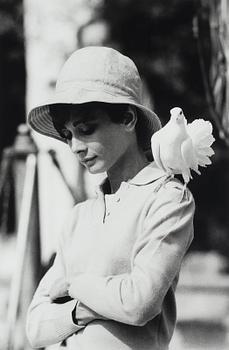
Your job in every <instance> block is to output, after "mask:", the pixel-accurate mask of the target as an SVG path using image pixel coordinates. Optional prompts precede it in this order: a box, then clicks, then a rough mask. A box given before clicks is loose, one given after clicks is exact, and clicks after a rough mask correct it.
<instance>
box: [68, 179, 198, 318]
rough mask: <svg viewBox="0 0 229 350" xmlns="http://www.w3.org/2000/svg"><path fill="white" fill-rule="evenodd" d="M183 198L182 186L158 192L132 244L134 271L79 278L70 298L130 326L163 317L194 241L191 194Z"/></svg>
mask: <svg viewBox="0 0 229 350" xmlns="http://www.w3.org/2000/svg"><path fill="white" fill-rule="evenodd" d="M181 194H182V186H181V185H180V184H174V183H173V182H170V183H168V184H166V185H165V186H164V187H162V188H161V189H160V190H159V191H158V193H157V199H156V200H155V202H154V203H153V204H152V206H151V207H150V209H149V211H148V213H146V217H145V223H144V228H143V232H142V234H141V236H140V237H139V238H138V240H137V242H136V244H135V246H134V257H133V264H132V271H131V273H128V274H122V275H116V276H107V277H100V276H96V275H93V274H81V275H79V276H77V277H75V278H74V280H73V281H72V283H71V284H70V288H69V294H70V295H71V296H72V297H74V298H77V299H78V300H80V301H81V302H82V303H84V304H86V305H87V306H88V307H89V308H91V309H92V310H94V311H95V312H97V313H99V314H101V315H103V316H105V317H107V318H109V319H113V320H116V321H119V322H123V323H127V324H131V325H144V324H145V323H147V322H148V321H149V320H150V319H152V318H154V317H155V316H156V315H157V314H158V313H160V311H161V307H162V303H163V300H164V297H165V295H166V293H167V291H168V289H169V287H170V286H171V285H172V283H173V280H174V278H175V276H176V275H177V273H178V272H179V269H180V265H181V262H182V259H183V256H184V254H185V252H186V251H187V249H188V247H189V245H190V243H191V241H192V238H193V214H194V201H193V197H192V195H191V193H189V192H188V198H183V200H182V201H181ZM70 282H71V281H70Z"/></svg>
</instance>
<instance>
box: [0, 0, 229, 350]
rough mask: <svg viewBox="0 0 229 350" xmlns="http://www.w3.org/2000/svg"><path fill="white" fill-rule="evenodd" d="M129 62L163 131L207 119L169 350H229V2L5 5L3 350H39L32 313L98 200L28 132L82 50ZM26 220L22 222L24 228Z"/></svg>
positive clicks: (1, 82)
mask: <svg viewBox="0 0 229 350" xmlns="http://www.w3.org/2000/svg"><path fill="white" fill-rule="evenodd" d="M88 45H105V46H110V47H114V48H117V49H118V50H120V51H121V52H122V53H124V54H126V55H128V56H130V57H131V58H132V59H133V60H134V62H135V63H136V64H137V66H138V68H139V71H140V74H141V76H142V79H143V82H144V85H143V98H144V102H145V104H146V105H148V106H150V107H151V108H153V109H154V110H155V111H156V113H157V114H158V115H159V117H160V118H161V120H162V123H163V124H165V123H166V122H167V121H168V119H169V110H170V109H171V108H172V107H174V106H179V107H182V108H183V110H184V112H185V115H186V117H187V119H188V121H189V122H191V121H192V120H193V119H195V118H199V117H200V118H204V119H206V120H210V121H211V122H212V124H213V128H214V137H215V139H216V141H215V143H214V146H213V148H214V150H215V155H214V157H213V158H212V163H213V165H212V166H210V167H208V168H206V169H204V170H202V175H201V176H200V177H198V176H195V175H194V179H193V181H191V182H190V185H189V188H190V189H191V191H192V192H193V194H194V197H195V201H196V215H195V223H194V224H195V239H194V241H193V243H192V245H191V247H190V250H189V253H188V255H187V257H186V259H185V261H184V264H183V268H182V272H181V276H180V282H179V285H178V290H177V304H178V323H177V328H176V332H175V335H174V337H173V340H172V343H171V350H180V349H182V350H185V349H187V350H197V349H198V350H200V349H215V350H226V349H228V348H229V276H228V272H229V215H228V208H229V206H228V202H229V185H228V182H229V157H228V154H229V149H228V147H229V115H228V111H229V76H228V65H229V1H228V0H183V1H181V0H180V1H179V0H170V1H169V2H168V1H159V0H141V1H138V0H116V1H110V0H65V1H64V2H63V1H61V0H55V1H53V0H39V1H36V0H24V1H22V0H0V158H1V166H0V259H1V260H0V261H1V263H0V350H6V349H8V350H9V349H17V350H18V349H30V347H29V345H28V343H27V341H26V339H25V336H24V320H25V312H26V309H27V307H28V303H29V302H30V299H31V295H32V293H33V291H34V288H35V287H36V285H37V283H38V281H39V279H40V278H41V276H42V274H43V273H44V272H45V271H46V269H47V268H48V266H49V265H50V263H51V262H52V260H53V256H54V253H55V249H56V242H57V237H58V235H59V233H60V231H61V227H63V223H64V220H65V217H66V214H67V212H68V211H69V209H70V208H71V207H72V206H73V204H74V203H77V202H79V201H82V200H83V199H85V198H88V197H90V196H93V195H94V190H95V187H96V186H97V185H98V183H99V182H100V181H101V178H102V177H103V176H90V175H89V174H87V173H85V171H84V170H83V169H82V168H81V167H80V166H79V165H78V164H76V163H75V160H74V159H73V158H72V155H71V153H70V151H69V150H68V148H67V147H66V146H65V145H62V144H61V143H60V142H58V141H54V140H51V139H50V140H49V139H48V138H46V137H45V136H39V135H37V134H36V133H33V134H32V135H30V132H29V130H28V128H27V127H26V125H25V124H24V123H25V121H26V115H27V113H28V111H29V110H30V109H31V108H32V107H35V106H37V105H39V103H43V102H44V101H45V100H47V99H48V97H49V96H50V94H51V93H52V91H53V89H54V87H55V81H56V78H57V75H58V72H59V70H60V68H61V66H62V65H63V63H64V61H65V60H66V58H67V57H68V56H69V55H70V54H71V53H72V52H73V51H74V50H75V49H77V48H81V47H84V46H88ZM22 217H23V218H24V219H22Z"/></svg>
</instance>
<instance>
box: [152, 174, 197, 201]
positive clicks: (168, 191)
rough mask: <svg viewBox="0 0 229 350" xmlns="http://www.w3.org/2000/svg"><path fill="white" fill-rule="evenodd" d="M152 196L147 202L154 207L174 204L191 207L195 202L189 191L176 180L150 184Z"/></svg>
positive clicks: (161, 180) (171, 179) (164, 180)
mask: <svg viewBox="0 0 229 350" xmlns="http://www.w3.org/2000/svg"><path fill="white" fill-rule="evenodd" d="M152 192H153V194H154V196H149V197H148V198H149V201H151V202H152V204H153V203H154V204H155V205H157V206H158V205H163V204H166V203H174V205H177V206H186V205H190V204H191V205H193V206H195V201H194V198H193V195H192V192H191V191H190V189H189V188H188V187H187V186H185V184H184V183H183V182H181V181H180V180H179V179H178V178H176V177H174V178H170V179H166V178H163V179H160V181H156V182H155V183H154V184H152Z"/></svg>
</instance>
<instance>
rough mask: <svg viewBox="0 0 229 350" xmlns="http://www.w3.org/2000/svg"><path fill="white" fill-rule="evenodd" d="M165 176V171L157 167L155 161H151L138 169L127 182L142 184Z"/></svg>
mask: <svg viewBox="0 0 229 350" xmlns="http://www.w3.org/2000/svg"><path fill="white" fill-rule="evenodd" d="M165 176H167V174H166V172H165V171H163V170H162V169H160V168H158V166H157V165H156V163H155V162H152V163H150V164H148V165H147V166H146V167H144V168H143V169H142V170H140V171H139V173H137V175H135V176H134V177H133V178H132V179H130V180H129V181H128V183H129V184H131V185H136V186H144V185H147V184H150V183H152V182H154V181H156V180H158V179H160V178H162V177H165Z"/></svg>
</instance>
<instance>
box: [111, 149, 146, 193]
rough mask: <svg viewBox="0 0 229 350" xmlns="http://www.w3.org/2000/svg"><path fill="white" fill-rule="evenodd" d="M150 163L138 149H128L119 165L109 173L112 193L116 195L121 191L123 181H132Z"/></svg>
mask: <svg viewBox="0 0 229 350" xmlns="http://www.w3.org/2000/svg"><path fill="white" fill-rule="evenodd" d="M148 163H149V162H148V160H147V158H146V156H145V154H144V153H143V151H141V150H140V149H139V148H138V147H136V148H135V147H132V148H130V149H128V151H127V152H126V153H125V154H124V155H123V156H122V157H121V158H120V159H119V161H118V163H116V164H115V165H114V166H113V167H112V168H111V169H109V170H108V172H107V176H108V179H109V182H110V187H111V193H115V192H116V191H117V190H118V189H119V187H120V185H121V182H122V181H128V180H130V179H132V178H133V177H134V176H135V175H136V174H137V173H138V172H139V171H140V170H142V169H143V168H144V167H145V166H146V165H147V164H148Z"/></svg>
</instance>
